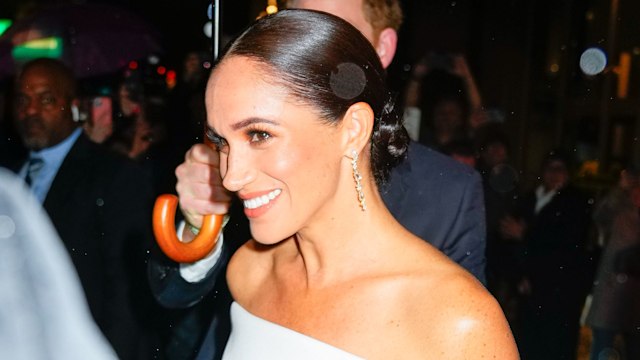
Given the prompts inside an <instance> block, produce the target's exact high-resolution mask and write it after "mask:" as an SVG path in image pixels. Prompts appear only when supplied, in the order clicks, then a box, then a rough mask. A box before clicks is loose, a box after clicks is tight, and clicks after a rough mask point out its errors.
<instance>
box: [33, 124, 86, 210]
mask: <svg viewBox="0 0 640 360" xmlns="http://www.w3.org/2000/svg"><path fill="white" fill-rule="evenodd" d="M89 141H90V140H88V139H87V138H86V137H85V136H84V134H82V135H80V137H79V138H78V140H76V142H75V144H73V146H72V147H71V150H69V153H68V154H67V156H66V157H65V158H64V161H63V162H62V165H61V166H60V169H58V173H57V174H56V176H55V178H54V179H53V182H52V183H51V188H50V189H49V192H48V193H47V197H46V199H45V200H44V204H43V205H44V208H45V209H46V210H47V212H48V213H49V214H50V215H52V216H54V214H55V211H60V210H62V209H64V207H66V206H73V204H72V203H70V202H71V201H72V199H71V198H70V195H71V194H72V193H73V190H74V189H76V188H77V186H78V184H80V183H81V182H82V181H85V179H86V177H87V176H88V174H89V173H90V172H89V171H88V169H89V168H90V167H91V166H92V164H91V156H90V151H91V149H90V144H89Z"/></svg>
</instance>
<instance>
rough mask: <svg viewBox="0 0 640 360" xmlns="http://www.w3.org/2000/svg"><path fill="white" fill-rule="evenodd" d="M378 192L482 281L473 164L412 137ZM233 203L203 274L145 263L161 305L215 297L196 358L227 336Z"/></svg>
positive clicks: (478, 191) (209, 354) (481, 223)
mask: <svg viewBox="0 0 640 360" xmlns="http://www.w3.org/2000/svg"><path fill="white" fill-rule="evenodd" d="M381 192H382V198H383V200H384V201H385V204H386V205H387V206H388V207H389V210H390V211H391V213H392V214H393V215H394V216H395V217H396V219H397V220H398V221H399V222H400V223H401V224H402V225H403V226H404V227H406V228H407V229H408V230H410V231H411V232H412V233H414V234H415V235H417V236H419V237H421V238H422V239H425V240H426V241H428V242H429V243H431V244H432V245H434V246H435V247H436V248H438V249H440V250H441V251H443V252H444V253H445V254H446V255H447V256H449V257H450V258H451V259H452V260H453V261H455V262H457V263H459V264H460V265H462V266H463V267H465V268H466V269H467V270H469V271H470V272H471V273H472V274H473V275H475V276H476V277H477V278H478V279H480V280H481V281H483V282H484V279H485V276H484V266H485V254H484V250H485V214H484V205H483V193H482V184H481V178H480V175H479V174H478V173H477V172H476V171H475V170H473V169H472V168H470V167H468V166H466V165H463V164H460V163H458V162H456V161H455V160H453V159H451V158H450V157H447V156H445V155H443V154H440V153H438V152H436V151H434V150H432V149H430V148H427V147H425V146H423V145H421V144H419V143H416V142H412V143H411V145H410V147H409V156H408V158H407V160H405V161H404V162H403V163H402V164H400V165H399V166H398V167H396V168H394V169H393V170H392V172H391V177H390V179H389V183H388V184H387V185H386V186H384V187H383V188H382V189H381ZM236 205H239V206H232V210H231V211H232V214H231V219H235V221H236V222H235V223H230V224H227V227H226V228H225V240H224V244H225V245H224V247H223V249H224V253H223V256H222V257H221V260H220V261H219V262H218V263H217V264H216V266H215V267H214V268H212V269H211V270H210V271H209V274H208V275H207V277H206V278H205V279H204V280H202V281H201V282H198V283H187V282H186V281H184V280H183V279H182V278H181V277H180V274H179V271H178V268H177V265H176V264H175V263H172V262H171V261H169V260H167V259H166V258H164V257H163V256H161V255H159V256H154V257H153V258H154V259H155V260H154V261H152V262H151V263H150V264H151V266H150V282H151V283H152V287H153V291H154V295H155V296H156V298H157V299H158V301H159V302H160V303H161V304H162V305H163V306H166V307H184V306H192V305H193V304H195V303H197V302H199V301H201V300H202V299H204V298H207V297H208V296H212V297H215V298H216V299H215V300H214V302H216V304H217V305H214V306H215V307H216V308H217V309H216V314H215V315H214V320H213V323H212V326H217V327H218V329H217V330H216V331H213V332H212V331H210V332H209V333H207V335H206V336H205V337H206V339H205V340H204V343H203V348H202V349H201V350H202V352H201V354H199V356H198V357H197V358H198V359H211V358H216V357H218V356H220V355H221V352H222V350H223V349H224V342H225V341H226V336H228V326H229V325H228V323H229V320H228V310H229V308H228V306H229V304H230V302H231V299H230V297H229V296H228V290H226V284H224V281H223V279H224V276H225V269H226V263H227V260H228V259H229V258H230V257H231V255H232V254H233V252H234V251H235V250H236V249H237V248H238V247H239V246H240V245H242V243H244V241H245V240H247V239H249V236H250V235H249V232H248V229H247V225H246V223H247V220H246V218H245V217H244V215H243V214H242V209H241V205H240V204H236ZM238 236H242V237H240V238H238ZM214 288H215V289H216V290H215V291H211V290H212V289H214ZM220 329H223V330H220ZM210 330H211V328H210ZM194 336H201V335H200V334H198V335H195V334H194ZM214 339H218V340H214ZM220 339H223V340H222V342H221V341H220ZM214 355H215V356H214Z"/></svg>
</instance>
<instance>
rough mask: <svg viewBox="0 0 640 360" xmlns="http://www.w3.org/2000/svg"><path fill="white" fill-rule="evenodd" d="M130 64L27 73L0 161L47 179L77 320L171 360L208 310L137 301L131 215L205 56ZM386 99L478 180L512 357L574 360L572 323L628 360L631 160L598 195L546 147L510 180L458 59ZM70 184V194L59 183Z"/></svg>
mask: <svg viewBox="0 0 640 360" xmlns="http://www.w3.org/2000/svg"><path fill="white" fill-rule="evenodd" d="M135 60H136V61H137V63H136V64H137V66H136V67H135V68H131V67H130V66H128V67H125V68H124V69H122V71H120V72H119V73H118V74H114V77H113V78H112V79H110V86H111V89H110V91H109V92H108V93H107V94H101V95H99V96H96V95H95V94H89V93H87V94H82V93H81V90H80V89H82V87H81V86H76V85H75V79H74V78H73V75H72V74H70V73H68V69H66V68H65V67H64V65H62V64H61V63H58V62H57V61H55V60H43V59H38V60H35V61H34V62H32V63H30V64H29V65H27V66H26V67H25V68H24V69H23V70H22V72H21V73H20V75H19V76H18V77H16V78H15V79H13V83H10V84H7V86H6V90H7V91H6V93H5V94H3V95H5V96H4V100H3V101H2V102H1V103H2V104H4V106H0V110H2V111H3V113H2V117H1V118H0V129H1V130H2V138H1V139H0V166H2V167H6V168H8V169H12V170H14V171H15V172H16V173H18V174H19V175H20V176H21V177H23V178H25V179H28V178H29V177H30V176H34V178H35V175H33V174H32V173H31V172H32V171H36V172H39V171H43V172H41V173H40V175H42V174H43V173H44V172H47V171H49V172H50V173H51V174H53V175H52V176H50V177H49V178H45V180H39V181H40V182H36V183H34V184H33V189H34V192H35V193H36V195H37V193H38V192H37V189H41V194H42V198H41V199H39V200H40V202H41V203H42V204H43V206H44V208H45V210H46V211H47V212H48V213H49V214H48V215H49V216H50V217H51V218H52V223H53V225H54V227H55V228H56V230H57V232H58V233H59V235H60V237H61V239H62V241H63V243H64V244H65V246H66V248H67V250H68V252H69V254H70V256H71V259H72V261H73V264H74V265H75V266H76V268H77V270H78V272H79V275H80V276H79V277H80V283H81V284H82V287H83V290H84V291H85V293H86V296H87V301H88V304H89V308H90V310H91V313H92V315H93V316H94V319H95V320H96V323H97V324H98V326H99V327H100V329H101V330H102V332H103V333H104V334H105V336H106V338H107V339H108V340H109V342H110V343H111V345H112V346H113V347H114V349H115V351H116V352H117V353H118V356H119V357H120V358H123V359H142V358H145V359H146V358H159V359H163V358H164V359H169V360H177V359H185V360H186V359H191V358H193V356H194V354H195V353H196V352H197V348H198V346H199V343H200V340H201V338H202V337H204V336H205V335H204V333H205V332H206V330H207V327H208V326H209V324H208V321H209V319H207V316H210V309H207V306H210V305H211V302H206V301H205V302H202V303H199V304H198V305H197V306H194V307H191V308H190V309H184V310H175V309H166V308H162V307H160V306H159V305H158V304H157V303H156V302H155V301H154V300H153V299H152V295H151V291H150V289H149V285H148V284H147V278H146V271H147V270H146V262H147V259H148V254H149V253H150V252H153V251H154V250H153V248H154V246H153V237H152V235H151V223H150V222H148V221H147V217H149V216H147V214H150V213H151V204H152V202H153V199H154V198H155V197H156V196H158V195H159V194H162V193H174V192H175V186H176V178H175V175H174V172H175V169H176V167H177V166H178V165H179V164H180V163H181V162H182V161H183V158H184V154H185V152H186V151H187V150H188V149H189V148H190V147H191V146H192V145H193V144H196V143H199V142H202V139H203V137H202V132H203V129H204V124H205V123H206V114H205V103H204V92H205V87H206V82H207V79H208V74H209V71H210V70H211V69H210V68H211V63H210V62H211V59H210V58H209V57H208V56H207V55H206V51H193V52H190V53H189V54H187V55H186V56H185V61H184V68H183V69H181V71H179V72H178V74H179V76H178V79H177V83H176V84H175V86H172V87H171V88H169V87H168V86H167V84H166V82H165V81H164V78H162V79H160V78H158V77H157V75H158V74H157V73H156V71H155V65H153V64H150V63H148V61H147V59H135ZM150 69H152V71H150ZM38 87H42V88H43V89H45V90H42V91H40V92H39V91H38V90H37V89H38ZM401 98H402V102H403V104H404V105H405V111H404V114H405V119H404V123H405V126H406V127H407V130H408V133H409V135H410V136H411V138H412V140H414V141H416V142H419V143H422V144H423V145H426V146H428V147H430V148H431V149H434V150H436V151H438V152H440V153H442V154H445V155H447V156H450V157H451V158H453V159H455V160H457V161H459V162H461V163H462V164H464V166H467V167H469V168H471V169H473V170H475V171H477V173H478V174H479V176H480V177H481V181H482V189H483V198H484V208H485V218H486V219H485V226H486V252H485V256H486V268H485V271H484V276H485V277H486V281H485V285H486V287H487V289H488V290H489V291H490V292H491V294H492V295H493V296H494V297H495V298H496V299H497V300H498V302H499V304H500V305H501V307H502V310H503V311H504V313H505V315H506V318H507V320H508V321H509V324H510V326H511V328H512V330H513V334H514V336H515V339H516V342H517V345H518V349H519V351H520V355H521V357H522V358H523V359H576V358H577V356H578V355H577V351H578V347H579V344H580V343H581V340H580V335H581V327H588V328H590V329H591V330H592V340H591V342H592V349H591V358H592V359H602V358H620V357H615V356H622V357H621V358H624V359H635V358H640V335H638V334H639V333H638V326H640V271H639V268H638V263H640V212H639V209H640V165H639V164H636V163H633V162H629V163H628V164H626V165H625V166H624V167H623V168H622V169H620V170H621V171H620V176H619V179H618V182H617V183H615V184H611V186H610V187H609V188H602V189H590V188H584V187H580V186H579V185H578V184H577V183H576V181H575V180H577V179H576V174H577V165H578V164H575V163H574V160H575V159H574V158H573V157H572V156H571V153H570V152H567V151H566V150H567V149H563V148H558V149H549V151H548V153H547V156H545V157H544V158H543V159H541V161H540V167H539V169H540V170H539V174H537V179H539V181H538V183H536V184H534V186H533V187H532V186H531V185H530V184H525V183H524V182H523V181H522V177H523V174H522V171H519V170H518V168H517V164H515V163H514V161H513V159H512V158H511V153H512V150H513V146H516V144H513V143H512V141H511V140H510V137H509V135H508V133H507V131H506V129H505V128H504V124H502V123H501V122H500V121H496V119H492V118H491V116H490V115H489V114H488V112H487V111H486V107H485V105H484V104H483V103H482V97H481V94H480V91H479V89H478V84H476V81H475V78H474V76H473V74H472V71H471V67H470V65H469V64H468V63H467V59H466V58H465V57H464V56H463V55H460V54H445V53H438V52H429V53H428V54H426V55H425V56H424V57H423V58H421V59H419V60H418V61H417V62H416V65H415V66H414V67H413V71H412V76H411V78H410V79H409V82H408V83H407V87H406V88H405V91H404V93H403V94H402V97H401ZM53 106H55V107H58V108H59V107H62V108H64V109H67V110H65V112H64V116H63V117H56V116H58V115H56V116H53V115H47V114H51V113H52V111H51V109H52V107H53ZM74 108H75V109H78V108H79V110H73V109H74ZM76 111H78V112H79V114H78V113H77V112H76ZM48 116H51V118H48ZM14 119H15V120H17V121H15V122H14ZM21 124H22V125H21ZM24 124H26V125H24ZM60 129H63V130H60ZM61 131H62V132H61ZM67 136H74V140H75V139H80V140H79V141H78V143H76V144H75V145H73V144H72V143H69V144H67V145H68V146H67V145H65V146H67V147H66V148H65V149H64V150H60V151H62V155H56V154H44V162H45V165H44V166H42V165H41V164H40V163H41V162H42V159H33V154H34V153H40V152H41V151H42V150H46V149H49V148H50V147H56V146H58V145H59V143H58V142H57V141H58V140H63V139H65V138H67ZM78 144H81V146H82V147H83V148H82V149H79V146H80V145H78ZM96 144H99V145H96ZM72 145H73V146H72ZM80 150H82V153H78V151H80ZM76 153H77V154H76ZM67 154H70V155H69V157H68V158H65V157H67ZM86 154H90V156H89V155H86ZM114 154H117V155H114ZM49 157H50V158H49ZM50 159H54V160H50ZM63 160H64V161H63ZM50 161H53V162H50ZM52 164H53V165H52ZM47 166H52V168H51V169H49V168H48V167H47ZM38 167H40V168H38ZM465 169H466V168H465ZM433 171H438V170H437V169H434V170H433ZM56 173H57V175H56ZM34 174H35V173H34ZM65 174H68V175H65ZM63 175H64V176H63ZM73 178H80V179H85V180H86V182H85V185H79V184H76V183H75V182H74V183H73V184H76V185H73V184H68V183H62V182H63V181H67V180H66V179H73ZM68 181H71V180H68ZM73 181H76V180H73ZM86 184H88V185H86ZM30 185H31V184H30ZM525 185H526V186H525ZM115 204H117V205H115ZM119 206H124V207H119ZM149 218H150V217H149ZM145 224H146V225H145ZM79 236H85V237H92V238H95V241H94V242H93V244H94V245H95V246H96V248H91V249H86V248H83V247H82V246H81V245H78V244H80V242H79V241H76V240H74V239H75V238H77V237H79ZM126 239H134V240H132V241H127V240H126ZM125 244H126V247H125ZM107 250H108V251H107ZM125 254H126V256H125ZM114 259H119V260H117V261H116V260H114ZM89 268H91V270H89ZM96 268H98V270H95V269H96ZM468 270H471V269H468ZM124 271H126V272H127V273H128V274H134V273H135V274H138V276H137V277H130V276H128V275H126V274H125V273H124ZM479 278H480V277H479ZM481 280H485V279H481ZM109 282H117V283H118V284H117V286H116V285H114V286H110V283H109ZM111 285H113V284H111ZM132 314H137V315H136V316H133V315H132ZM126 319H129V320H126ZM193 334H198V337H195V336H193ZM621 344H622V345H621ZM603 354H604V355H603ZM616 354H618V355H616ZM603 356H612V357H603Z"/></svg>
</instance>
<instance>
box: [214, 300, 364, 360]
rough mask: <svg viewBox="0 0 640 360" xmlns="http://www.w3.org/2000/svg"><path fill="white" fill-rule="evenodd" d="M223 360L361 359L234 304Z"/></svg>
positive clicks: (232, 305)
mask: <svg viewBox="0 0 640 360" xmlns="http://www.w3.org/2000/svg"><path fill="white" fill-rule="evenodd" d="M222 359H223V360H238V359H251V360H253V359H260V360H269V359H278V360H281V359H305V360H315V359H317V360H321V359H322V360H326V359H344V360H351V359H362V358H360V357H358V356H355V355H353V354H350V353H348V352H346V351H344V350H340V349H338V348H336V347H333V346H331V345H329V344H326V343H323V342H322V341H319V340H316V339H314V338H312V337H309V336H307V335H304V334H301V333H299V332H296V331H294V330H291V329H288V328H286V327H284V326H281V325H278V324H275V323H272V322H269V321H267V320H264V319H262V318H259V317H257V316H255V315H253V314H251V313H250V312H248V311H247V310H245V309H244V308H243V307H242V306H240V305H239V304H238V303H236V302H234V303H233V304H231V335H230V336H229V341H228V342H227V347H226V348H225V349H224V355H223V356H222Z"/></svg>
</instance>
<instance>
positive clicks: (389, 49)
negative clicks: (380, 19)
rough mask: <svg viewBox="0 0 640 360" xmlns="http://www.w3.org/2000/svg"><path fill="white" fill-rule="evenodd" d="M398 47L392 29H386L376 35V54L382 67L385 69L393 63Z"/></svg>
mask: <svg viewBox="0 0 640 360" xmlns="http://www.w3.org/2000/svg"><path fill="white" fill-rule="evenodd" d="M397 46H398V33H396V31H395V30H393V29H392V28H386V29H384V30H382V31H381V32H380V34H379V35H378V42H377V44H376V52H377V53H378V57H380V62H382V67H384V68H385V69H386V68H387V67H388V66H389V65H390V64H391V61H393V57H394V56H395V54H396V47H397Z"/></svg>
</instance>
